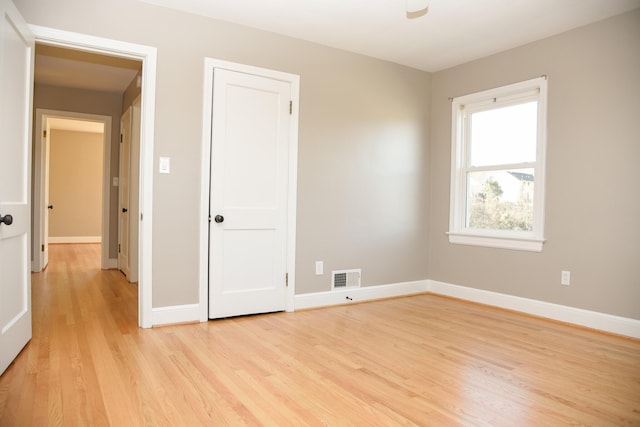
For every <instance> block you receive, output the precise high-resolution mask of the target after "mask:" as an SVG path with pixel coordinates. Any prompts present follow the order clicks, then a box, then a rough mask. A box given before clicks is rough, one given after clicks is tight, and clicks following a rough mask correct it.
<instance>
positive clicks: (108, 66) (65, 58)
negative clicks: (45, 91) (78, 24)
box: [34, 45, 142, 93]
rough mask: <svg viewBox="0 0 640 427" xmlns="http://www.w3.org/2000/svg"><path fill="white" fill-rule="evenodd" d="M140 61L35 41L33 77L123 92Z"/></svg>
mask: <svg viewBox="0 0 640 427" xmlns="http://www.w3.org/2000/svg"><path fill="white" fill-rule="evenodd" d="M141 68H142V63H141V62H139V61H134V60H130V59H125V58H116V57H112V56H105V55H98V54H94V53H90V52H81V51H77V50H70V49H63V48H59V47H54V46H46V45H37V46H36V61H35V69H34V80H35V82H36V83H38V84H47V85H52V86H62V87H71V88H75V89H87V90H95V91H100V92H117V93H123V92H124V91H125V89H126V88H127V86H129V83H131V81H132V80H133V79H134V78H135V76H136V74H137V73H138V71H139V70H140V69H141Z"/></svg>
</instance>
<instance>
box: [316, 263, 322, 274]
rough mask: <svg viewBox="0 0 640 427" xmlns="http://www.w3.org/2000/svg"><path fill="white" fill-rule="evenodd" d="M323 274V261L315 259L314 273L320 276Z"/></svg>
mask: <svg viewBox="0 0 640 427" xmlns="http://www.w3.org/2000/svg"><path fill="white" fill-rule="evenodd" d="M322 274H324V263H323V262H322V261H316V275H317V276H320V275H322Z"/></svg>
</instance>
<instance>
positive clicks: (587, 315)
mask: <svg viewBox="0 0 640 427" xmlns="http://www.w3.org/2000/svg"><path fill="white" fill-rule="evenodd" d="M427 282H428V284H427V287H428V290H429V292H431V293H434V294H438V295H446V296H450V297H454V298H460V299H463V300H467V301H473V302H477V303H480V304H486V305H491V306H494V307H500V308H505V309H508V310H515V311H519V312H522V313H527V314H532V315H535V316H540V317H546V318H548V319H553V320H558V321H561V322H567V323H572V324H574V325H579V326H585V327H587V328H591V329H597V330H600V331H605V332H610V333H614V334H619V335H625V336H628V337H633V338H640V320H636V319H630V318H626V317H620V316H614V315H611V314H606V313H599V312H597V311H589V310H583V309H580V308H574V307H568V306H565V305H559V304H553V303H549V302H544V301H538V300H533V299H528V298H522V297H516V296H513V295H507V294H500V293H497V292H491V291H485V290H482V289H474V288H469V287H466V286H459V285H452V284H450V283H444V282H438V281H435V280H428V281H427Z"/></svg>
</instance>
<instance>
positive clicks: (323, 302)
mask: <svg viewBox="0 0 640 427" xmlns="http://www.w3.org/2000/svg"><path fill="white" fill-rule="evenodd" d="M427 286H428V281H427V280H418V281H415V282H404V283H396V284H391V285H379V286H365V287H361V288H349V289H340V290H338V291H327V292H314V293H309V294H299V295H296V296H295V297H294V309H295V310H302V309H305V308H316V307H326V306H330V305H341V304H352V303H354V302H362V301H371V300H375V299H381V298H391V297H399V296H405V295H414V294H421V293H424V292H427V290H428V288H427ZM347 297H349V298H350V299H348V298H347Z"/></svg>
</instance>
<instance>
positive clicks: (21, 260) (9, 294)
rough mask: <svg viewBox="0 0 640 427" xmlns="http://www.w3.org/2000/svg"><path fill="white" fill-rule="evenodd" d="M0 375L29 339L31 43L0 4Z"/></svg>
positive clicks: (11, 9) (10, 8)
mask: <svg viewBox="0 0 640 427" xmlns="http://www.w3.org/2000/svg"><path fill="white" fill-rule="evenodd" d="M0 13H1V15H2V20H1V22H0V129H2V138H0V153H2V155H0V183H2V185H0V373H2V372H4V371H5V370H6V369H7V367H8V366H9V364H11V362H12V361H13V360H14V359H15V358H16V356H17V355H18V353H20V350H22V348H23V347H24V346H25V345H26V344H27V343H28V342H29V340H30V339H31V275H30V270H31V268H30V267H31V265H30V264H31V243H30V228H31V205H30V203H31V173H30V171H29V168H30V165H31V109H32V104H31V102H32V99H33V97H32V93H33V52H34V46H35V41H34V37H33V35H32V34H31V32H30V31H29V28H28V27H27V24H26V22H25V21H24V19H23V18H22V16H20V13H19V12H18V10H17V9H16V7H15V6H14V4H13V3H12V2H11V1H10V0H0Z"/></svg>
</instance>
